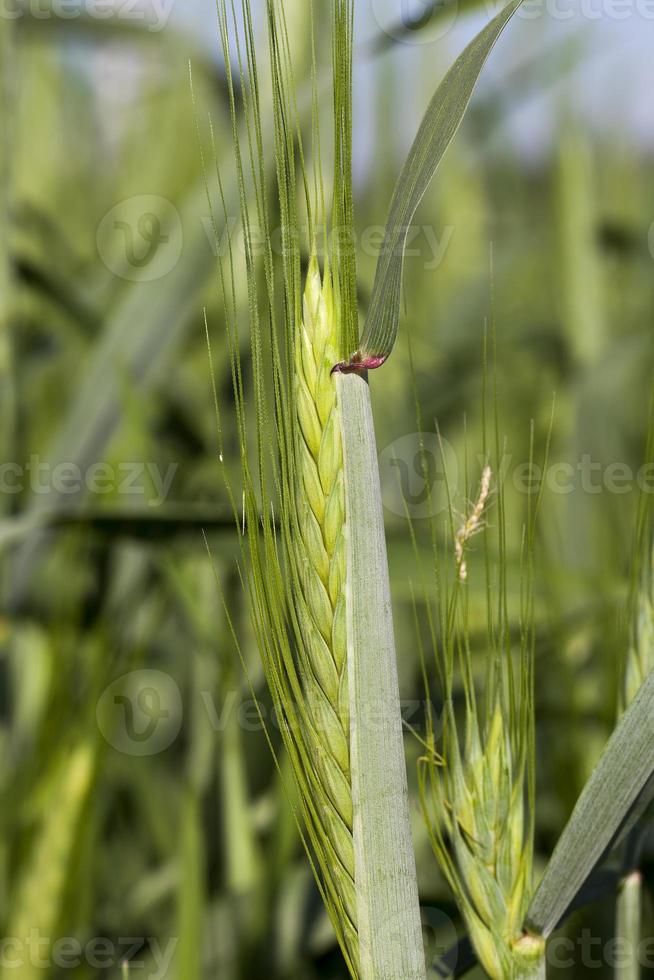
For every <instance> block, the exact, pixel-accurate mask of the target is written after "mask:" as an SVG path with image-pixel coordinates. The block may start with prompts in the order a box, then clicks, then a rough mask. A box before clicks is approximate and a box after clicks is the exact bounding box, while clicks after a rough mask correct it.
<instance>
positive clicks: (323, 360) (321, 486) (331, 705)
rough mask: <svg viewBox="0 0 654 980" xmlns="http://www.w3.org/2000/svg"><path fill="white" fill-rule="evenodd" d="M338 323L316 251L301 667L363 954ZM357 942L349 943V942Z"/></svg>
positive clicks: (303, 495) (318, 766) (300, 467)
mask: <svg viewBox="0 0 654 980" xmlns="http://www.w3.org/2000/svg"><path fill="white" fill-rule="evenodd" d="M337 353H338V331H337V325H336V318H335V315H334V303H333V294H332V287H331V277H330V273H329V270H326V272H325V276H324V279H323V280H321V277H320V270H319V267H318V263H317V260H316V258H315V256H314V257H312V259H311V261H310V264H309V269H308V273H307V281H306V288H305V293H304V304H303V318H302V322H301V323H300V324H299V326H298V330H297V336H296V344H295V411H296V418H297V426H296V446H295V456H296V461H297V467H296V480H297V486H296V503H297V519H298V525H299V531H300V534H299V537H298V538H297V539H296V545H295V550H296V556H295V557H296V560H297V565H298V583H299V593H300V594H299V596H298V602H297V608H298V617H299V622H300V628H301V631H302V636H303V639H304V641H305V642H304V650H303V651H301V653H300V658H301V663H300V665H299V666H300V674H301V677H302V683H303V688H304V693H305V699H306V700H305V705H306V717H307V719H308V727H309V730H308V731H307V733H306V734H307V738H306V742H307V747H308V749H309V753H310V756H311V759H312V761H313V764H314V766H315V774H316V776H317V778H318V781H319V784H320V790H321V791H322V799H321V800H320V801H319V807H318V809H319V819H320V820H321V822H322V824H323V830H324V832H325V839H326V840H327V841H328V842H329V844H328V847H329V852H330V856H331V858H332V862H333V864H332V870H333V885H334V887H335V888H336V890H337V892H338V895H339V898H340V900H341V902H342V905H343V908H344V909H345V911H346V913H347V917H348V919H349V922H348V923H346V929H345V933H346V936H349V938H350V940H351V941H352V943H351V945H352V949H351V951H350V952H351V955H352V956H353V957H354V955H355V952H356V943H355V942H354V940H355V937H356V898H355V888H354V849H353V842H352V790H351V778H350V750H349V733H350V718H349V698H348V686H347V629H346V617H345V575H346V552H345V499H344V486H343V452H342V445H341V427H340V421H339V406H338V402H337V397H336V386H335V382H334V378H333V377H332V376H331V375H330V372H331V368H332V366H333V365H334V364H335V363H336V359H337ZM348 944H349V945H350V943H348Z"/></svg>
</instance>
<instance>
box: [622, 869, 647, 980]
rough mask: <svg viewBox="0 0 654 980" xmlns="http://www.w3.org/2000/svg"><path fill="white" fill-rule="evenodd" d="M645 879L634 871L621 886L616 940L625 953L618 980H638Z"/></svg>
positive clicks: (638, 872)
mask: <svg viewBox="0 0 654 980" xmlns="http://www.w3.org/2000/svg"><path fill="white" fill-rule="evenodd" d="M642 889H643V879H642V875H641V873H640V871H633V872H632V873H631V874H630V875H628V876H627V877H626V878H625V879H624V881H623V882H622V883H621V885H620V890H619V892H618V901H617V908H616V922H615V939H616V942H617V943H619V944H620V945H621V946H622V948H623V949H624V951H625V956H624V958H623V957H620V960H619V962H618V963H616V968H615V976H616V980H638V978H639V977H640V963H639V962H638V955H637V952H636V951H637V950H638V948H639V945H640V925H641V903H642Z"/></svg>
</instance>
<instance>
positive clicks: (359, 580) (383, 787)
mask: <svg viewBox="0 0 654 980" xmlns="http://www.w3.org/2000/svg"><path fill="white" fill-rule="evenodd" d="M338 394H339V399H340V403H341V408H342V433H343V453H344V460H345V474H346V480H345V484H346V507H347V513H348V528H349V532H348V583H347V596H348V601H347V606H348V676H349V690H350V711H351V719H352V720H351V726H352V730H351V753H352V761H351V767H352V795H353V801H354V850H355V863H356V883H357V901H358V915H359V939H360V954H361V961H360V962H361V977H362V980H378V978H379V980H381V978H391V977H392V978H395V977H402V980H424V978H425V958H424V953H423V946H422V931H421V925H420V909H419V904H418V888H417V882H416V868H415V858H414V854H413V845H412V841H411V829H410V824H409V807H408V791H407V778H406V764H405V760H404V746H403V741H402V721H401V715H400V698H399V689H398V678H397V664H396V659H395V640H394V636H393V620H392V613H391V599H390V589H389V581H388V565H387V557H386V541H385V537H384V520H383V512H382V507H381V490H380V484H379V472H378V469H377V456H376V450H375V436H374V429H373V420H372V411H371V407H370V392H369V388H368V385H367V382H366V381H365V380H364V379H363V378H361V377H359V376H356V375H342V376H340V377H339V381H338Z"/></svg>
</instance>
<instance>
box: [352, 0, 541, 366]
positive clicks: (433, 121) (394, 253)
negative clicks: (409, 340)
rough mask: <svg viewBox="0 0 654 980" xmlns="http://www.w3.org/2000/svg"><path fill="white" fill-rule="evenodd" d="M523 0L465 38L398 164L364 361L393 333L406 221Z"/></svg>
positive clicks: (387, 346)
mask: <svg viewBox="0 0 654 980" xmlns="http://www.w3.org/2000/svg"><path fill="white" fill-rule="evenodd" d="M521 3H522V0H512V2H511V3H509V4H508V6H506V7H505V8H504V9H503V10H501V11H500V13H499V14H497V15H496V16H495V17H494V18H493V20H492V21H491V22H490V23H489V24H487V25H486V27H484V29H483V30H482V31H480V32H479V34H477V36H476V37H475V38H474V39H473V40H472V41H471V42H470V44H469V45H468V47H467V48H466V49H465V51H464V52H463V53H462V54H461V55H460V56H459V57H458V58H457V60H456V61H455V62H454V64H453V65H452V67H451V68H450V70H449V71H448V72H447V74H446V75H445V78H444V79H443V80H442V82H441V84H440V85H439V86H438V88H437V89H436V93H435V95H434V96H433V98H432V100H431V102H430V104H429V107H428V109H427V112H426V113H425V116H424V118H423V120H422V123H421V125H420V129H419V131H418V135H417V136H416V139H415V142H414V144H413V146H412V147H411V150H410V151H409V155H408V157H407V159H406V162H405V164H404V166H403V168H402V171H401V173H400V176H399V178H398V181H397V184H396V185H395V191H394V192H393V198H392V201H391V207H390V213H389V216H388V221H387V224H386V232H385V236H384V243H383V246H382V251H381V254H380V257H379V260H378V263H377V270H376V273H375V283H374V286H373V291H372V297H371V301H370V310H369V312H368V319H367V321H366V325H365V328H364V332H363V336H362V338H361V345H360V354H361V355H362V358H363V359H364V360H367V359H372V360H374V361H377V360H381V361H383V360H385V359H386V358H387V357H388V355H389V354H390V353H391V351H392V349H393V346H394V344H395V339H396V337H397V331H398V325H399V318H400V299H401V290H402V269H403V265H404V249H405V245H406V237H407V232H408V228H409V225H410V224H411V222H412V220H413V216H414V214H415V212H416V209H417V207H418V205H419V204H420V201H421V200H422V198H423V196H424V194H425V192H426V191H427V188H428V187H429V184H430V183H431V180H432V178H433V176H434V174H435V173H436V169H437V167H438V165H439V163H440V161H441V158H442V156H443V154H444V153H445V150H446V149H447V147H448V146H449V144H450V142H451V140H452V138H453V137H454V134H455V133H456V131H457V129H458V128H459V125H460V123H461V120H462V118H463V114H464V112H465V110H466V108H467V106H468V103H469V102H470V98H471V96H472V93H473V90H474V87H475V84H476V82H477V79H478V78H479V75H480V73H481V70H482V68H483V67H484V64H485V63H486V59H487V58H488V56H489V54H490V52H491V50H492V49H493V46H494V45H495V42H496V41H497V39H498V38H499V36H500V34H501V33H502V31H503V30H504V28H505V27H506V25H507V24H508V22H509V20H510V19H511V17H512V16H513V14H514V13H515V12H516V10H517V9H518V7H519V6H520V4H521Z"/></svg>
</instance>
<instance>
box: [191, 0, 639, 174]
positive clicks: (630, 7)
mask: <svg viewBox="0 0 654 980" xmlns="http://www.w3.org/2000/svg"><path fill="white" fill-rule="evenodd" d="M253 2H254V5H255V6H256V3H257V0H253ZM425 2H427V0H358V6H357V18H358V24H357V29H358V38H359V40H360V41H361V42H364V41H365V40H366V39H368V38H370V37H373V36H374V35H375V34H376V33H378V32H379V31H380V24H382V25H384V24H385V23H389V22H392V21H394V20H395V18H396V16H399V14H400V12H401V10H402V9H404V10H405V11H408V12H409V14H412V13H417V12H418V11H420V9H424V6H421V5H423V4H424V3H425ZM487 2H488V3H489V4H491V6H489V7H488V13H490V12H491V11H492V10H493V9H497V2H498V0H487ZM528 2H529V4H530V6H529V7H528V8H526V10H525V11H524V12H521V13H519V14H518V15H517V17H516V19H515V20H514V22H513V23H512V24H511V26H510V27H509V28H508V30H507V32H506V34H505V35H504V37H503V39H502V40H501V41H500V44H499V45H498V47H497V48H496V50H495V52H494V53H493V55H492V58H491V60H490V62H489V64H488V65H487V67H486V69H485V71H484V74H483V76H482V78H481V80H480V83H479V86H480V89H484V88H486V89H489V88H490V87H493V88H495V87H497V88H499V89H500V90H503V87H504V90H506V85H507V84H508V78H509V73H510V70H511V67H512V66H516V65H519V64H521V63H524V62H526V63H529V62H530V60H531V59H534V61H533V63H534V64H536V65H538V64H539V63H540V64H541V65H544V64H545V62H546V59H548V58H549V57H552V56H554V54H555V52H556V51H557V50H558V51H560V50H563V49H564V47H567V48H568V49H570V50H574V49H573V46H575V45H576V51H575V55H574V60H573V62H572V63H573V68H572V70H571V71H570V72H569V73H567V74H566V75H565V76H564V77H563V78H562V80H561V81H559V82H555V83H554V84H550V85H549V86H548V87H547V88H546V89H545V90H540V91H536V93H532V94H528V95H527V96H525V97H524V98H523V99H517V100H516V102H517V108H516V110H515V111H514V113H513V116H512V118H511V119H510V121H509V129H510V133H511V136H512V138H513V140H514V142H515V143H516V145H517V146H518V147H519V148H520V149H521V150H522V151H523V152H524V153H525V154H526V155H527V156H538V155H539V154H540V152H541V151H542V150H543V148H544V147H546V146H547V145H548V144H549V142H550V140H551V136H552V126H553V120H554V118H555V115H556V111H557V110H558V109H559V108H560V107H561V105H562V104H566V105H569V106H570V107H571V108H573V109H574V110H575V111H576V112H577V113H578V115H579V116H580V117H581V118H582V119H584V120H587V122H588V125H589V126H592V127H593V128H595V129H600V130H604V131H608V132H610V133H611V135H612V137H613V136H615V138H617V139H621V140H622V139H634V140H637V141H638V143H640V144H641V145H642V146H644V147H646V148H647V149H649V150H650V151H652V152H654V99H653V98H652V92H654V0H540V2H539V3H536V0H528ZM173 19H177V21H178V22H183V23H184V24H185V25H186V26H188V27H191V28H192V29H193V30H194V31H195V32H197V34H198V36H199V38H200V39H201V42H202V43H203V44H204V45H206V46H207V48H208V49H209V50H213V51H215V52H216V53H217V51H218V36H217V28H216V7H215V0H194V2H193V4H192V5H191V4H174V6H173ZM485 19H486V14H483V13H480V14H475V15H467V16H463V15H458V16H457V17H456V20H455V22H454V24H453V26H451V29H449V30H447V32H446V33H445V34H444V36H443V37H439V38H437V39H436V40H434V39H433V38H432V37H430V35H429V33H428V32H427V33H426V34H425V35H424V36H423V37H424V42H425V43H420V44H415V43H413V44H407V43H402V44H398V45H397V47H396V50H395V52H394V53H393V54H392V55H391V57H392V58H393V59H395V62H396V75H397V77H398V78H399V79H400V86H401V87H400V89H399V91H398V94H397V97H398V99H401V100H402V105H403V106H404V105H406V107H407V108H406V113H403V118H404V119H405V125H406V132H405V133H402V134H398V135H399V136H400V138H403V139H404V140H405V142H407V144H408V142H409V140H410V139H411V136H412V134H413V132H414V131H415V126H416V125H417V123H418V121H419V118H420V115H421V111H422V109H423V108H424V106H425V105H426V101H427V97H428V92H427V89H426V87H424V82H423V83H422V85H423V88H424V91H422V90H421V92H420V94H419V95H418V96H416V95H415V94H414V93H415V78H416V71H415V66H416V64H417V63H418V60H419V61H422V59H427V62H426V63H427V65H429V62H430V60H433V62H434V65H435V69H434V72H435V74H434V86H435V84H436V82H437V80H438V76H439V74H442V69H443V67H444V66H445V65H446V64H447V62H448V61H450V60H452V58H453V57H455V55H456V54H457V53H458V51H460V50H461V48H462V47H463V46H464V45H465V43H466V41H467V40H468V39H469V37H471V36H472V34H474V33H475V32H476V30H478V29H479V27H480V26H481V25H482V24H483V23H484V21H485ZM439 33H442V32H441V31H439ZM374 71H375V68H374V66H372V65H369V64H367V65H364V66H363V67H362V68H360V70H359V71H358V72H357V77H356V97H357V102H356V109H357V137H358V144H359V145H358V153H359V166H362V167H363V166H365V157H366V149H367V143H368V144H369V142H370V140H369V137H370V135H371V134H370V133H369V132H368V131H367V128H366V118H367V117H369V115H370V113H369V112H367V111H366V107H367V105H368V104H369V102H370V99H371V97H372V92H373V84H374ZM422 71H423V79H424V77H425V75H424V72H425V67H424V62H423V68H422ZM402 86H406V92H404V91H403V90H402Z"/></svg>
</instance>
